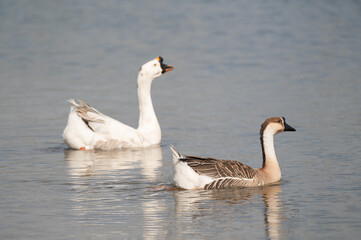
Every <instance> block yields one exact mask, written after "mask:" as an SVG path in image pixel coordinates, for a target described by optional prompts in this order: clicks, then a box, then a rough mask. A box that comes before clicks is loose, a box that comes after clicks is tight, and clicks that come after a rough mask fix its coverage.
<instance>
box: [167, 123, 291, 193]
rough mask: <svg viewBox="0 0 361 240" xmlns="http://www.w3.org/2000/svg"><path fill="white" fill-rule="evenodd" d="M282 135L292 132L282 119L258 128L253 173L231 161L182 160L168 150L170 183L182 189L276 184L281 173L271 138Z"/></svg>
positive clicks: (188, 158)
mask: <svg viewBox="0 0 361 240" xmlns="http://www.w3.org/2000/svg"><path fill="white" fill-rule="evenodd" d="M283 131H296V130H295V129H294V128H293V127H291V126H289V125H288V124H287V123H286V120H285V118H283V117H272V118H268V119H267V120H266V121H265V122H264V123H263V124H262V126H261V130H260V139H261V145H262V153H263V165H262V167H261V168H257V169H254V168H251V167H249V166H247V165H245V164H242V163H240V162H238V161H233V160H219V159H214V158H204V157H195V156H183V155H181V154H180V153H179V152H178V151H177V150H176V149H175V148H174V147H173V146H171V147H170V149H171V152H172V155H173V171H174V183H175V184H176V185H177V186H178V187H181V188H184V189H217V188H231V187H255V186H263V185H267V184H271V183H275V182H278V181H279V180H280V179H281V170H280V167H279V165H278V162H277V158H276V153H275V149H274V144H273V136H274V135H275V134H277V133H280V132H283Z"/></svg>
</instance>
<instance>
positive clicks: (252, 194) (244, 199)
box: [173, 184, 287, 240]
mask: <svg viewBox="0 0 361 240" xmlns="http://www.w3.org/2000/svg"><path fill="white" fill-rule="evenodd" d="M281 192H282V189H281V185H279V184H277V185H269V186H264V187H256V188H242V189H217V190H211V191H199V190H182V191H174V193H173V198H174V200H175V218H176V219H183V220H182V221H184V218H188V217H189V218H190V219H189V221H192V220H193V219H194V218H203V217H205V216H207V212H208V211H209V208H208V207H207V205H209V206H211V207H212V211H217V210H215V209H214V206H216V207H221V208H227V206H228V207H229V210H230V214H231V216H220V219H219V221H223V220H224V218H237V219H239V218H241V219H243V218H244V219H245V223H244V225H247V227H249V226H250V225H249V224H250V223H247V216H248V217H252V214H253V213H251V212H250V210H252V208H242V207H239V206H245V205H250V204H254V203H255V202H257V199H261V200H262V202H263V205H264V212H263V214H264V223H265V228H264V230H265V234H266V236H267V238H268V239H272V240H277V239H280V238H284V237H285V235H287V232H285V231H286V229H285V228H282V220H283V219H285V216H284V209H285V208H284V206H283V202H282V201H281V200H280V195H281ZM213 200H214V201H216V202H214V201H213ZM219 202H223V203H224V204H226V205H224V204H222V203H221V204H220V203H219ZM214 204H216V205H214ZM232 206H237V211H234V210H235V209H234V207H232ZM243 209H244V210H243ZM240 210H241V211H240ZM220 213H223V214H224V211H220ZM236 215H237V216H236ZM253 216H254V215H253ZM248 220H249V219H248ZM212 221H216V219H213V220H212ZM237 221H239V220H237ZM177 225H178V224H176V226H177ZM180 225H182V224H180ZM256 227H260V226H256ZM181 228H182V227H180V229H179V231H182V229H181Z"/></svg>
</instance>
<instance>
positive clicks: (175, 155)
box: [170, 145, 186, 164]
mask: <svg viewBox="0 0 361 240" xmlns="http://www.w3.org/2000/svg"><path fill="white" fill-rule="evenodd" d="M170 151H171V153H172V157H173V163H174V164H175V163H176V162H178V161H179V160H180V159H185V158H186V157H185V156H183V155H182V154H180V153H179V152H178V150H177V149H176V148H175V147H174V146H173V145H171V146H170Z"/></svg>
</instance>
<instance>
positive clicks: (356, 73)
mask: <svg viewBox="0 0 361 240" xmlns="http://www.w3.org/2000/svg"><path fill="white" fill-rule="evenodd" d="M360 53H361V2H360V1H358V0H345V1H326V0H325V1H323V0H321V1H310V0H302V1H292V0H291V1H286V0H283V1H281V0H277V1H262V0H261V1H226V0H221V1H196V2H195V1H173V0H171V1H161V0H155V1H119V0H105V1H95V0H86V1H69V0H63V1H55V0H51V1H48V0H33V1H26V0H0V110H1V114H0V155H1V157H0V181H1V184H0V199H1V204H0V214H1V216H2V217H1V220H0V238H1V239H29V238H36V239H71V238H78V239H112V238H123V239H141V238H143V239H164V238H169V239H185V238H194V237H197V238H200V239H209V238H213V239H221V238H223V239H225V238H226V239H240V238H241V239H243V238H244V239H325V238H328V239H340V238H347V239H356V238H358V236H359V235H360V234H361V231H360V229H361V228H360V227H361V225H360V222H361V218H360V214H359V213H360V211H361V204H360V200H361V199H360V196H361V188H360V186H359V183H360V181H361V179H360V171H361V164H360V157H361V150H360V146H361V144H360V143H361V141H360V139H361V108H360V106H361V95H360V92H361V80H360V76H361V54H360ZM157 56H162V57H163V58H164V62H165V63H166V64H169V65H173V66H174V67H175V70H174V71H171V72H169V73H166V74H164V75H163V76H162V77H160V78H158V79H156V80H155V81H154V82H153V85H152V99H153V105H154V108H155V111H156V114H157V117H158V121H159V123H160V126H161V128H162V144H161V146H155V147H154V148H150V149H143V150H119V151H110V152H99V151H84V152H79V151H72V150H68V149H67V147H66V145H65V144H64V143H63V140H62V138H61V134H62V131H63V129H64V127H65V125H66V123H67V115H68V113H69V109H70V106H69V104H68V103H67V102H66V99H69V98H75V99H82V100H84V101H85V102H87V103H88V104H90V105H91V106H94V107H95V108H97V109H98V110H99V111H101V112H102V113H104V114H106V115H108V116H111V117H113V118H115V119H118V120H120V121H121V122H123V123H125V124H128V125H130V126H133V127H137V124H138V117H139V111H138V98H137V91H136V77H137V73H138V70H139V68H140V66H141V65H142V64H143V63H145V62H147V61H149V60H151V59H154V58H155V57H157ZM271 116H284V117H286V119H287V122H288V123H289V124H290V125H291V126H293V127H295V128H296V129H297V132H295V133H284V134H281V135H277V136H276V139H275V143H276V153H277V156H278V159H279V163H280V165H281V170H282V177H283V180H282V182H281V184H279V185H276V186H271V187H264V188H256V189H247V190H244V189H243V190H223V191H222V190H218V191H154V190H150V189H149V188H148V187H153V186H158V185H164V184H165V185H167V184H172V182H173V180H172V174H173V173H172V165H171V155H170V152H169V146H170V145H171V144H173V145H175V146H176V147H177V148H178V149H179V150H180V152H181V153H183V154H189V155H190V154H192V155H200V156H212V157H216V158H223V159H234V160H239V161H242V162H243V163H246V164H248V165H250V166H252V167H259V166H261V162H262V159H261V158H262V154H261V148H260V144H259V135H258V134H259V128H260V125H261V123H262V122H263V121H264V120H265V119H266V118H267V117H271Z"/></svg>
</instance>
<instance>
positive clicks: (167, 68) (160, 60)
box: [157, 56, 174, 74]
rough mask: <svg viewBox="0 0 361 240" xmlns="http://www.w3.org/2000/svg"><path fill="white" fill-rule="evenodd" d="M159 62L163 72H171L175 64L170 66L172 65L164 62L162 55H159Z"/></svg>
mask: <svg viewBox="0 0 361 240" xmlns="http://www.w3.org/2000/svg"><path fill="white" fill-rule="evenodd" d="M157 59H158V61H159V63H160V67H161V68H162V74H164V73H166V72H169V71H171V70H173V69H174V67H173V66H170V65H167V64H164V63H163V58H162V57H160V56H159V57H157Z"/></svg>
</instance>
